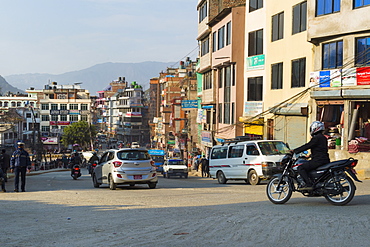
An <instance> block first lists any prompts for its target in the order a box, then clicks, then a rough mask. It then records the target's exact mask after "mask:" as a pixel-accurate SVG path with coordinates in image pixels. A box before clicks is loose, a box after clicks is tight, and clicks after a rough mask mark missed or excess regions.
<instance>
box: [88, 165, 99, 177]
mask: <svg viewBox="0 0 370 247" xmlns="http://www.w3.org/2000/svg"><path fill="white" fill-rule="evenodd" d="M97 165H98V162H93V163H89V164H88V166H87V167H88V171H89V174H91V176H92V174H93V171H94V169H95V167H96V166H97Z"/></svg>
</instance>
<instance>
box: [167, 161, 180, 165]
mask: <svg viewBox="0 0 370 247" xmlns="http://www.w3.org/2000/svg"><path fill="white" fill-rule="evenodd" d="M168 164H169V165H184V161H182V160H170V161H168Z"/></svg>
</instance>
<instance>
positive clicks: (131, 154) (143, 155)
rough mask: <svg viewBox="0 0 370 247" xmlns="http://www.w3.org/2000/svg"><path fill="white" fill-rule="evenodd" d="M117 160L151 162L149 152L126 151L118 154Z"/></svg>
mask: <svg viewBox="0 0 370 247" xmlns="http://www.w3.org/2000/svg"><path fill="white" fill-rule="evenodd" d="M117 158H118V159H120V160H150V156H149V154H148V152H147V151H140V150H125V151H120V152H118V153H117Z"/></svg>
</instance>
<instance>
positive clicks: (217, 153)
mask: <svg viewBox="0 0 370 247" xmlns="http://www.w3.org/2000/svg"><path fill="white" fill-rule="evenodd" d="M226 154H227V146H224V147H216V148H213V149H212V153H211V159H225V158H226Z"/></svg>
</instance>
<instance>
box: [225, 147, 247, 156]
mask: <svg viewBox="0 0 370 247" xmlns="http://www.w3.org/2000/svg"><path fill="white" fill-rule="evenodd" d="M243 151H244V145H236V146H231V147H229V154H228V158H239V157H242V156H243Z"/></svg>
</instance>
